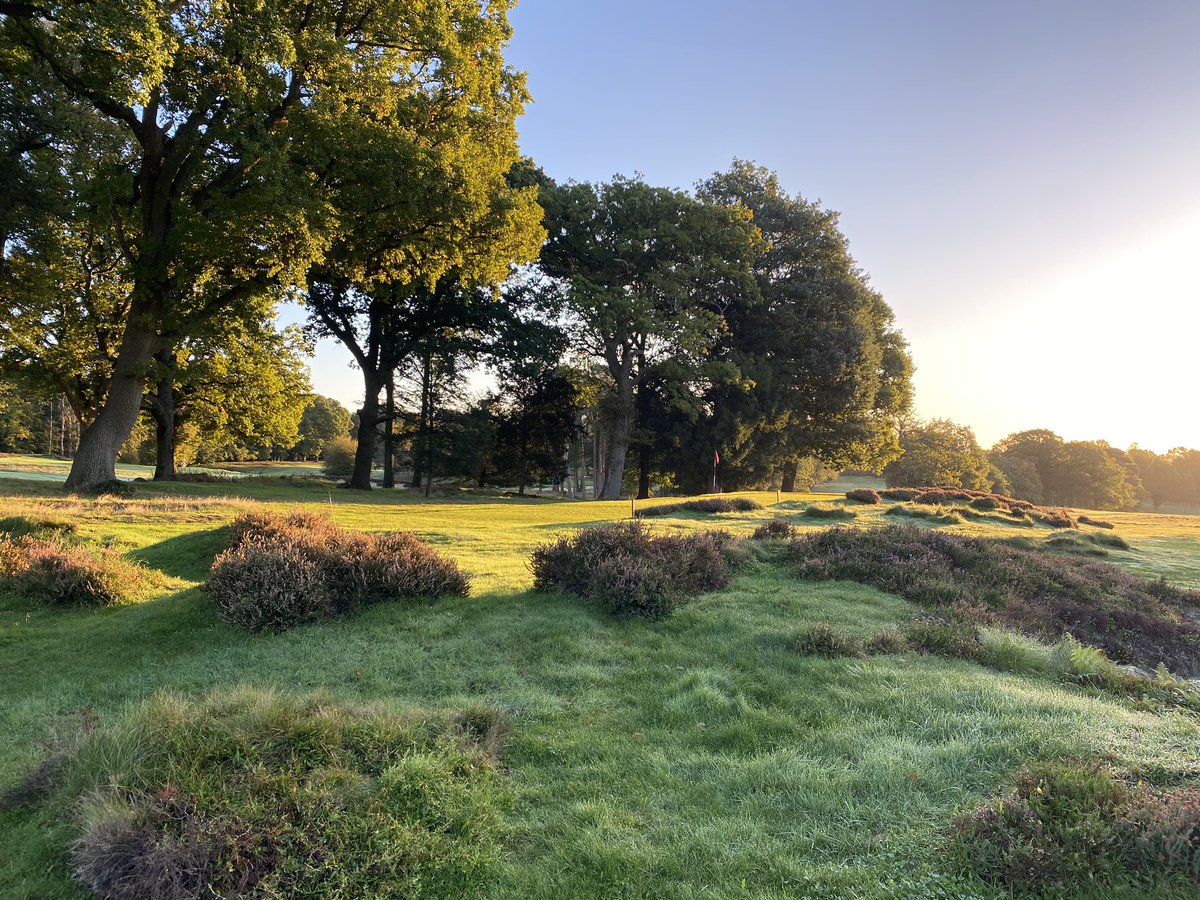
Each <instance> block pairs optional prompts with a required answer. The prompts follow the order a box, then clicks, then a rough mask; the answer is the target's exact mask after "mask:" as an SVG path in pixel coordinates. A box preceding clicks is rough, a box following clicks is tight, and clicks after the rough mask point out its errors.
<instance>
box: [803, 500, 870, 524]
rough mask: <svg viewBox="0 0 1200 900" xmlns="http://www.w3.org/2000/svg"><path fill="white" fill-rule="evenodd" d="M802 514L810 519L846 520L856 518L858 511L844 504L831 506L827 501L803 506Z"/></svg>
mask: <svg viewBox="0 0 1200 900" xmlns="http://www.w3.org/2000/svg"><path fill="white" fill-rule="evenodd" d="M804 515H805V516H807V517H808V518H810V519H831V520H838V519H840V520H848V519H856V518H858V513H856V512H855V511H854V510H852V509H846V507H844V506H833V505H832V504H829V503H813V504H811V505H809V506H806V507H805V508H804Z"/></svg>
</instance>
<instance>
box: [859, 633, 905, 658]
mask: <svg viewBox="0 0 1200 900" xmlns="http://www.w3.org/2000/svg"><path fill="white" fill-rule="evenodd" d="M907 649H908V640H907V639H906V638H905V637H904V635H903V634H901V633H900V632H899V631H897V630H896V629H895V628H884V629H883V630H882V631H880V632H878V633H877V634H874V635H872V636H871V637H869V638H867V640H866V641H865V642H864V643H863V650H864V651H865V652H867V653H870V654H872V655H885V656H886V655H888V654H891V653H903V652H904V651H905V650H907Z"/></svg>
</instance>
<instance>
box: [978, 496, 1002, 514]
mask: <svg viewBox="0 0 1200 900" xmlns="http://www.w3.org/2000/svg"><path fill="white" fill-rule="evenodd" d="M971 506H973V507H974V508H975V509H981V510H983V511H984V512H989V511H991V510H993V509H1000V508H1001V504H1000V501H999V500H997V499H996V498H995V497H976V498H975V499H973V500H972V501H971Z"/></svg>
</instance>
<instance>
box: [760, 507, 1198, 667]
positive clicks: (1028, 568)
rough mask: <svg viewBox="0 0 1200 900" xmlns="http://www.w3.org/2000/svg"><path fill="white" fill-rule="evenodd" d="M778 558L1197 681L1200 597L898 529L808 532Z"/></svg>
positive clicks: (806, 572)
mask: <svg viewBox="0 0 1200 900" xmlns="http://www.w3.org/2000/svg"><path fill="white" fill-rule="evenodd" d="M784 558H785V559H786V560H788V561H789V562H790V564H791V565H792V567H793V571H794V572H795V573H796V574H798V575H799V576H801V577H803V578H809V579H823V580H824V579H834V580H849V581H857V582H861V583H863V584H870V585H872V586H874V587H877V588H880V589H882V590H884V591H888V592H891V593H894V594H898V595H899V596H902V597H904V598H906V599H908V600H912V601H914V602H917V603H922V604H925V605H928V606H931V607H942V608H951V609H954V610H956V611H958V612H960V613H966V614H968V615H971V616H974V617H976V618H977V619H978V620H979V621H982V622H993V623H997V624H1005V625H1009V626H1012V627H1015V628H1017V629H1018V630H1021V631H1025V632H1027V633H1030V634H1034V635H1037V636H1039V637H1044V638H1050V639H1056V638H1059V637H1061V636H1062V635H1064V634H1066V633H1068V632H1069V633H1070V634H1072V635H1074V636H1075V637H1076V638H1078V639H1079V640H1080V641H1082V642H1083V643H1086V644H1090V645H1094V646H1096V647H1100V648H1102V649H1103V650H1104V651H1105V652H1106V653H1107V654H1108V655H1109V656H1111V657H1112V658H1113V659H1115V660H1117V661H1118V662H1122V663H1133V664H1135V665H1139V666H1143V667H1145V668H1154V667H1155V666H1156V665H1157V664H1159V663H1160V662H1161V663H1164V664H1166V665H1167V666H1168V667H1169V668H1170V669H1171V670H1172V671H1175V672H1178V673H1180V674H1183V675H1188V676H1194V675H1197V674H1200V626H1198V625H1197V624H1196V613H1197V612H1200V592H1196V591H1184V590H1180V589H1177V588H1174V587H1171V586H1170V585H1168V584H1166V583H1165V582H1164V581H1153V580H1149V579H1145V578H1140V577H1138V576H1136V575H1132V574H1130V573H1128V572H1126V571H1124V570H1122V569H1119V568H1117V567H1115V566H1111V565H1107V564H1105V563H1100V562H1095V561H1092V560H1087V559H1081V558H1078V557H1074V556H1067V555H1059V554H1048V553H1044V552H1039V551H1036V550H1029V549H1025V548H1022V547H1018V546H1015V545H1014V544H1012V543H1010V542H1008V541H1003V540H998V539H994V538H971V537H962V536H959V535H950V534H946V533H945V532H942V531H938V530H931V529H923V528H917V527H914V526H902V525H901V526H888V527H886V528H881V529H876V530H872V531H862V530H851V529H831V530H829V531H824V532H820V533H818V534H813V535H808V536H806V537H802V538H798V539H796V540H793V541H792V542H791V543H790V544H789V545H788V546H787V549H786V551H785V553H784Z"/></svg>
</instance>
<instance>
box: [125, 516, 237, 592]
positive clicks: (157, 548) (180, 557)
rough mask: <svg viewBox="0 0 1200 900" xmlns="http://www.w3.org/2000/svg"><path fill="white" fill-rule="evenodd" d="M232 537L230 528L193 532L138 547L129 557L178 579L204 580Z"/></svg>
mask: <svg viewBox="0 0 1200 900" xmlns="http://www.w3.org/2000/svg"><path fill="white" fill-rule="evenodd" d="M228 540H229V529H228V528H226V527H222V528H209V529H206V530H204V531H190V532H188V533H187V534H181V535H178V536H176V537H173V538H167V539H166V540H164V541H159V542H158V543H157V544H150V545H149V546H148V547H142V548H141V549H140V550H134V551H133V552H131V553H130V554H129V558H130V559H133V560H135V561H137V562H140V563H142V564H143V565H146V566H149V567H150V568H152V569H158V570H159V571H160V572H162V573H164V574H166V575H171V576H173V577H175V578H185V579H187V580H188V581H203V580H204V579H205V578H206V577H207V576H208V570H209V569H210V568H211V567H212V563H213V559H214V558H215V557H216V555H217V554H218V553H220V552H221V551H222V550H224V549H225V545H226V543H227V542H228Z"/></svg>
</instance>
